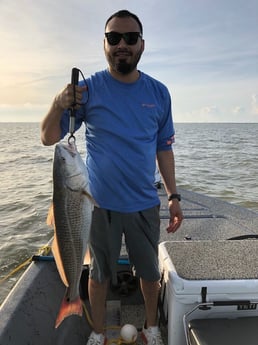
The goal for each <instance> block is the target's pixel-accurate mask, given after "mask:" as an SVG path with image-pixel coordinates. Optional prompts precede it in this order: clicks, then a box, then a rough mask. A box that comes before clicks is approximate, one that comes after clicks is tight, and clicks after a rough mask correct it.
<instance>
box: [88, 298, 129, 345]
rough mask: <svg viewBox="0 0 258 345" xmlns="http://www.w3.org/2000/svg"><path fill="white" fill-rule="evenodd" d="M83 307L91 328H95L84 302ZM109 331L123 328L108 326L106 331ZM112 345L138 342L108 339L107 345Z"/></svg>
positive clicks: (119, 338)
mask: <svg viewBox="0 0 258 345" xmlns="http://www.w3.org/2000/svg"><path fill="white" fill-rule="evenodd" d="M82 307H83V311H84V313H85V316H86V319H87V321H88V323H89V325H90V326H91V328H93V322H92V319H91V317H90V314H89V311H88V309H87V307H86V305H85V303H84V302H82ZM109 329H114V330H120V329H121V326H117V325H115V326H112V325H110V326H108V327H105V330H109ZM111 344H117V345H121V344H125V345H129V344H131V345H132V344H136V341H133V342H132V341H126V340H124V339H123V338H121V337H118V338H111V339H108V340H107V345H111Z"/></svg>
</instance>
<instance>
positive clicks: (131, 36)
mask: <svg viewBox="0 0 258 345" xmlns="http://www.w3.org/2000/svg"><path fill="white" fill-rule="evenodd" d="M105 36H106V38H107V41H108V43H109V44H110V45H111V46H115V45H117V44H118V43H119V42H120V41H121V38H123V39H124V40H125V43H126V44H128V45H129V46H133V45H134V44H136V43H137V41H138V37H142V34H141V33H140V32H124V33H123V34H121V33H119V32H115V31H111V32H105Z"/></svg>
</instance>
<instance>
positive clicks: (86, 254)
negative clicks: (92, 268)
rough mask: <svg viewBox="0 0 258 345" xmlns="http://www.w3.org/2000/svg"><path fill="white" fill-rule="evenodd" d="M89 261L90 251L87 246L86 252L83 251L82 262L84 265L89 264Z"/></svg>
mask: <svg viewBox="0 0 258 345" xmlns="http://www.w3.org/2000/svg"><path fill="white" fill-rule="evenodd" d="M89 263H90V251H89V247H87V250H86V253H85V256H84V261H83V264H84V265H89Z"/></svg>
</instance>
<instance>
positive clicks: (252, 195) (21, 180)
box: [0, 123, 258, 303]
mask: <svg viewBox="0 0 258 345" xmlns="http://www.w3.org/2000/svg"><path fill="white" fill-rule="evenodd" d="M175 128H176V143H175V145H174V153H175V159H176V178H177V185H178V186H179V187H182V188H185V189H188V190H192V191H195V192H199V193H203V194H206V195H209V196H214V197H217V198H220V199H223V200H225V201H229V202H231V203H234V204H237V205H240V206H244V207H246V208H249V209H252V210H254V211H257V212H258V177H257V176H258V123H256V124H232V123H230V124H226V123H220V124H210V123H209V124H197V123H195V124H175ZM0 138H1V146H0V176H1V182H0V195H1V198H0V279H1V278H3V277H4V276H5V275H6V274H7V273H9V272H10V271H11V270H12V269H13V268H14V267H16V266H17V265H19V264H21V263H22V262H24V261H25V260H26V259H27V258H29V257H31V256H32V255H33V254H34V253H35V252H36V251H37V250H38V249H39V248H40V247H42V246H43V245H45V244H46V243H47V242H48V241H49V240H50V239H51V237H52V235H53V230H52V229H51V228H48V226H47V225H46V217H47V213H48V209H49V206H50V203H51V195H52V159H53V152H54V147H44V146H43V145H42V144H41V142H40V125H39V124H38V123H1V124H0ZM76 138H77V145H78V149H79V151H80V152H81V154H82V156H83V157H84V156H85V147H84V140H83V129H82V130H80V131H79V132H78V134H76ZM20 273H21V272H20ZM20 273H19V274H15V275H13V276H11V277H10V278H9V279H8V280H6V281H5V282H4V283H0V303H1V302H2V301H3V299H4V297H5V296H6V295H7V293H8V292H9V290H10V289H11V287H12V286H13V285H14V283H15V282H16V281H17V278H18V277H19V275H20Z"/></svg>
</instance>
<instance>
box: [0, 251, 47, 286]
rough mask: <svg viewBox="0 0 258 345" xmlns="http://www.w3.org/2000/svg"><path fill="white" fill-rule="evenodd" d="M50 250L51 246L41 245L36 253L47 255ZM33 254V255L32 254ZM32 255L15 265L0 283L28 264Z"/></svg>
mask: <svg viewBox="0 0 258 345" xmlns="http://www.w3.org/2000/svg"><path fill="white" fill-rule="evenodd" d="M50 250H51V247H50V246H48V245H44V246H43V247H41V248H40V249H39V250H38V252H37V254H36V255H48V254H49V252H50ZM33 256H34V255H33ZM33 256H31V257H30V258H29V259H27V260H25V261H24V262H23V263H22V264H20V265H19V266H17V267H15V268H14V269H13V270H12V271H11V272H10V273H8V274H7V275H6V276H5V277H3V278H2V279H0V284H2V283H3V282H4V281H6V280H7V279H8V278H10V277H11V276H13V275H14V274H15V273H17V272H18V271H20V270H21V269H23V268H24V267H25V266H27V265H29V264H30V263H31V262H32V261H33Z"/></svg>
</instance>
